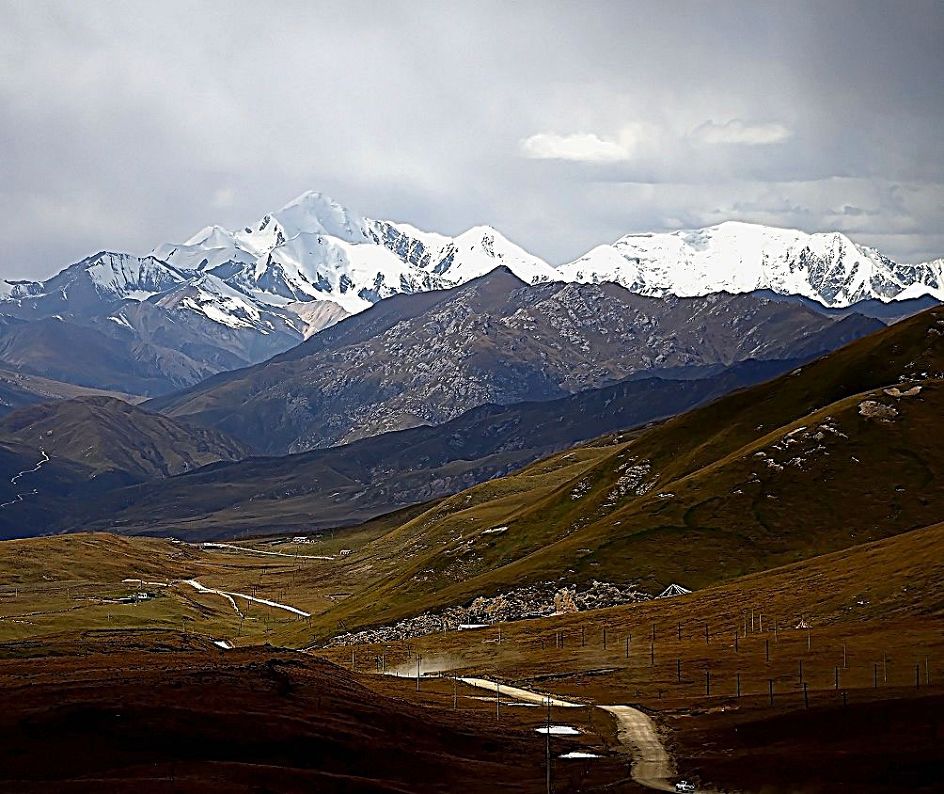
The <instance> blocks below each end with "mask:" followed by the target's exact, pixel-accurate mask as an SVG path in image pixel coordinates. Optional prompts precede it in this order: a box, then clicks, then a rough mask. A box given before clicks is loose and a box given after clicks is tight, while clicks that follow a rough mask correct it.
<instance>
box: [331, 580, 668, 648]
mask: <svg viewBox="0 0 944 794" xmlns="http://www.w3.org/2000/svg"><path fill="white" fill-rule="evenodd" d="M650 598H652V596H651V595H650V594H648V593H644V592H642V591H641V590H638V589H637V588H636V586H635V585H633V584H628V585H620V584H614V583H612V582H598V581H594V582H592V583H591V584H590V586H589V587H585V588H584V589H583V590H581V589H579V587H578V586H576V585H566V584H564V583H562V582H541V583H539V584H534V585H526V586H524V587H519V588H516V589H514V590H510V591H508V592H506V593H499V594H498V595H495V596H479V597H478V598H476V599H475V600H473V601H472V602H471V603H470V604H469V605H468V606H462V607H450V608H449V609H446V610H443V611H442V612H438V613H432V612H424V613H423V614H421V615H415V616H414V617H410V618H405V619H404V620H400V621H398V622H396V623H392V624H389V625H387V626H378V627H377V628H373V629H365V630H364V631H357V632H349V633H347V634H342V635H340V636H338V637H335V638H334V639H333V640H331V641H330V642H329V643H328V647H333V646H338V645H361V644H369V643H382V642H393V641H395V640H406V639H410V638H411V637H421V636H423V635H425V634H433V633H435V632H439V631H450V630H457V629H458V628H459V627H460V626H463V625H479V624H492V623H507V622H510V621H515V620H526V619H528V618H537V617H546V616H548V615H553V614H563V613H570V612H579V611H585V610H590V609H603V608H605V607H612V606H619V605H620V604H630V603H635V602H637V601H648V600H649V599H650Z"/></svg>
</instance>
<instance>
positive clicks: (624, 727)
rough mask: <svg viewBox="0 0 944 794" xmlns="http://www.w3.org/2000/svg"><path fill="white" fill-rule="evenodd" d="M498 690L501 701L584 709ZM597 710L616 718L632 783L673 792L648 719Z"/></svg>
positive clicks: (632, 712) (491, 686)
mask: <svg viewBox="0 0 944 794" xmlns="http://www.w3.org/2000/svg"><path fill="white" fill-rule="evenodd" d="M459 680H460V681H462V682H463V683H464V684H467V685H469V686H474V687H478V688H479V689H487V690H489V691H490V692H495V691H496V682H495V681H490V680H489V679H487V678H460V679H459ZM500 686H501V694H502V696H503V697H509V698H515V699H517V700H521V701H524V702H526V703H539V704H542V705H547V703H548V700H550V703H551V705H552V706H556V707H559V708H586V705H587V704H586V703H576V702H573V701H569V700H561V699H560V698H556V697H554V696H553V695H547V694H543V693H541V692H532V691H530V690H528V689H521V688H519V687H513V686H508V685H507V684H501V685H500ZM599 708H601V709H603V710H604V711H607V712H609V713H610V714H612V715H613V716H614V717H615V718H616V721H617V724H618V726H619V727H618V733H617V737H618V738H619V740H620V743H621V744H623V745H624V746H625V747H627V748H628V749H629V751H630V754H631V755H632V759H633V761H632V768H631V769H630V774H631V775H632V778H633V780H635V781H636V782H637V783H639V785H641V786H645V787H646V788H651V789H655V790H656V791H675V786H674V785H673V784H672V783H671V780H672V778H673V777H674V776H675V764H674V763H673V762H672V758H671V756H670V755H669V753H668V751H667V750H666V749H665V746H664V745H663V744H662V741H661V740H660V739H659V733H658V730H657V729H656V725H655V723H654V722H653V721H652V719H651V718H650V717H649V716H648V715H647V714H644V713H643V712H641V711H640V710H639V709H635V708H633V707H632V706H623V705H617V706H599Z"/></svg>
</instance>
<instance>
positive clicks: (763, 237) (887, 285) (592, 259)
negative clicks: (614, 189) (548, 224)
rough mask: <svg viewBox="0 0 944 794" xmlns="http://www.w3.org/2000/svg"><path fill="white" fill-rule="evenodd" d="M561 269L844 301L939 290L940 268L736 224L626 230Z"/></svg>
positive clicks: (657, 291) (643, 288)
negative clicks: (914, 287)
mask: <svg viewBox="0 0 944 794" xmlns="http://www.w3.org/2000/svg"><path fill="white" fill-rule="evenodd" d="M559 270H560V272H561V274H562V276H563V277H564V278H565V279H566V280H569V281H587V282H600V281H615V282H617V283H620V284H623V285H624V286H625V287H627V288H629V289H631V290H632V291H634V292H639V293H641V294H644V295H656V296H659V295H666V294H673V295H678V296H682V297H687V296H696V295H706V294H709V293H712V292H722V291H724V292H732V293H739V292H750V291H752V290H757V289H770V290H773V291H775V292H778V293H782V294H793V295H803V296H805V297H808V298H812V299H813V300H816V301H819V302H820V303H822V304H824V305H826V306H848V305H850V304H852V303H855V302H857V301H860V300H864V299H867V298H879V299H880V300H885V301H888V300H893V299H896V298H897V297H898V296H899V294H900V293H902V291H903V290H905V288H907V287H908V286H910V285H912V284H914V283H919V284H921V285H923V286H924V287H925V288H926V290H927V291H929V292H932V293H936V294H942V292H941V288H942V281H941V269H940V268H934V267H933V266H929V265H897V264H896V263H894V262H892V261H891V260H890V259H888V258H887V257H885V256H883V255H882V254H880V253H879V252H878V251H876V250H875V249H873V248H869V247H867V246H860V245H857V244H856V243H854V242H853V241H852V240H850V239H849V238H848V237H847V236H846V235H845V234H842V233H840V232H828V233H817V234H808V233H806V232H802V231H799V230H797V229H781V228H775V227H770V226H763V225H760V224H752V223H744V222H740V221H727V222H724V223H720V224H718V225H716V226H709V227H706V228H703V229H685V230H680V231H675V232H664V233H647V234H630V235H626V236H625V237H621V238H620V239H619V240H617V241H616V242H615V243H613V244H612V245H610V246H598V247H597V248H595V249H593V250H592V251H590V252H588V253H587V254H585V255H584V256H582V257H580V258H579V259H577V260H575V261H573V262H570V263H568V264H566V265H563V266H562V267H561V268H560V269H559ZM909 294H910V293H909Z"/></svg>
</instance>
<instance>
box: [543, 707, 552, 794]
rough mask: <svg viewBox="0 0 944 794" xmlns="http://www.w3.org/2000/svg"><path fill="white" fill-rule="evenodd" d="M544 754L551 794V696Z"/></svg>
mask: <svg viewBox="0 0 944 794" xmlns="http://www.w3.org/2000/svg"><path fill="white" fill-rule="evenodd" d="M544 752H545V756H546V762H547V794H551V696H550V695H548V696H547V728H546V730H545V732H544Z"/></svg>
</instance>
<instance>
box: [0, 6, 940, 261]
mask: <svg viewBox="0 0 944 794" xmlns="http://www.w3.org/2000/svg"><path fill="white" fill-rule="evenodd" d="M0 14H2V17H0V18H2V19H3V20H4V25H3V27H2V29H0V153H2V155H0V235H2V239H3V240H4V248H3V254H2V259H0V274H2V275H3V276H7V277H11V276H27V275H46V274H48V273H50V272H51V271H53V270H56V269H58V268H59V267H61V266H62V265H63V264H65V263H67V262H69V261H74V260H76V259H79V258H81V257H82V256H84V255H86V254H87V253H89V252H91V251H94V250H98V249H101V248H122V249H127V250H132V251H146V250H148V249H149V248H150V247H151V246H152V245H154V244H155V243H158V242H162V241H165V240H181V239H184V238H185V237H187V236H189V235H190V234H191V233H192V232H193V231H195V230H196V229H197V228H199V227H200V226H202V225H204V224H206V223H221V224H224V225H229V226H235V225H240V224H243V223H246V222H249V221H251V220H254V219H255V218H257V217H258V216H260V215H261V214H262V213H263V212H265V211H267V210H269V209H272V208H275V207H278V206H280V205H281V204H283V203H285V202H286V201H287V200H289V199H290V198H292V197H293V196H295V195H297V194H298V193H300V192H302V191H303V190H306V189H318V190H322V191H324V192H327V193H329V194H332V195H334V196H335V197H336V198H337V199H338V200H340V201H342V202H343V203H346V204H349V205H350V206H352V207H353V208H354V209H357V210H358V211H360V212H363V213H365V214H369V215H373V216H378V217H391V218H395V219H400V220H408V221H410V222H411V223H414V224H416V225H418V226H420V227H424V228H430V229H436V230H440V231H443V232H446V233H455V232H458V231H461V230H462V229H464V228H467V227H468V226H471V225H474V224H478V223H490V224H493V225H495V226H497V227H499V228H501V229H502V230H503V231H504V232H506V233H507V234H508V235H509V236H510V237H511V238H512V239H514V240H515V241H516V242H518V243H520V244H522V245H524V246H525V247H527V248H528V249H530V250H532V251H534V252H535V253H537V254H539V255H542V256H545V257H547V258H548V259H550V260H551V261H563V260H566V259H569V258H572V257H575V256H577V255H579V254H581V253H583V251H585V250H586V249H587V248H589V247H591V246H592V245H594V244H596V243H599V242H601V241H606V240H612V239H615V238H617V237H619V236H620V235H622V234H624V233H626V232H629V231H640V230H645V229H666V228H672V227H674V226H679V225H699V224H702V223H710V222H717V221H718V220H723V219H724V216H725V213H728V214H731V215H732V216H737V217H741V218H742V219H747V220H757V221H761V222H766V223H781V224H783V225H799V226H801V227H803V228H808V229H810V230H818V229H823V228H831V227H837V225H838V224H844V225H843V227H842V228H843V230H846V229H848V230H849V231H850V233H853V234H854V236H856V238H857V239H859V238H861V239H867V240H880V241H881V242H882V243H883V244H884V245H885V247H884V248H883V250H886V251H887V253H889V254H890V255H892V256H897V257H901V258H918V257H920V258H928V257H931V256H940V255H942V254H944V250H941V242H942V241H941V237H940V229H941V227H942V220H944V219H942V214H944V210H942V207H944V136H941V135H940V129H941V127H942V124H941V122H942V120H944V119H942V116H944V81H942V80H941V79H940V75H941V74H944V68H942V67H944V48H941V46H940V42H941V40H944V8H942V6H941V5H940V4H935V3H931V2H927V3H923V2H910V3H908V4H887V3H873V2H860V3H850V2H833V3H829V4H822V3H790V4H779V3H778V4H775V3H746V2H745V3H730V2H729V3H720V4H712V6H711V7H710V8H709V7H707V6H705V5H704V4H701V3H680V4H662V3H657V2H637V3H630V2H616V1H615V0H614V2H596V3H592V4H585V3H576V2H518V3H513V4H512V3H503V2H475V3H472V2H467V3H460V2H445V3H440V2H435V3H434V2H405V1H404V2H389V3H380V2H374V3H369V2H349V3H344V4H338V3H334V2H313V3H301V2H297V3H296V2H281V3H274V2H273V3H266V2H252V3H250V2H239V1H237V2H215V1H213V0H208V1H207V2H200V3H197V2H166V3H161V4H156V3H147V2H125V3H121V4H117V3H111V2H96V0H87V1H86V2H83V3H68V2H65V1H64V0H63V2H42V1H37V2H33V1H28V0H0ZM735 121H736V124H733V126H731V125H732V123H733V122H735ZM705 125H709V126H708V127H706V126H705ZM710 125H714V127H717V128H722V129H720V130H715V131H714V132H713V133H712V135H713V137H714V138H715V139H721V138H724V137H725V135H724V133H725V132H726V133H727V137H728V138H729V139H731V138H734V139H735V140H728V142H727V143H722V142H721V141H720V140H719V142H718V143H716V144H715V145H708V144H705V143H702V142H700V141H699V140H697V139H695V138H694V137H693V135H692V133H693V131H694V130H698V129H701V130H703V131H704V130H707V129H714V128H713V127H711V126H710ZM764 125H768V126H767V127H764ZM769 125H780V127H782V128H783V130H788V131H789V132H790V134H789V135H788V136H785V137H783V138H782V139H781V140H778V141H776V142H768V143H766V144H763V145H761V144H758V145H746V144H747V143H750V140H745V139H751V137H752V136H753V137H754V139H755V140H756V139H757V138H758V137H759V138H763V137H764V135H763V134H762V133H763V132H764V130H766V135H767V138H768V139H769V138H776V137H777V134H776V133H777V130H776V129H774V128H773V127H771V126H769ZM759 128H760V131H758V129H759ZM575 134H584V135H592V136H595V137H596V139H598V140H599V141H600V142H601V144H602V145H601V146H600V147H599V151H600V152H609V154H610V156H609V157H597V158H596V159H594V158H593V157H589V158H588V157H581V156H579V155H581V153H582V152H583V153H586V151H589V150H590V149H592V148H593V147H592V146H591V147H590V149H587V150H582V149H581V148H580V146H579V143H580V141H579V140H577V141H574V140H572V139H570V138H569V137H568V136H572V135H575ZM536 135H545V136H556V137H545V138H544V139H543V145H544V148H543V149H539V150H538V152H539V153H540V154H541V156H540V157H523V156H522V148H521V147H522V141H527V140H529V139H532V138H533V136H536ZM709 137H712V136H709ZM738 138H740V139H741V140H740V141H738V140H737V139H738ZM575 143H576V144H578V145H577V146H576V148H573V147H571V148H570V149H568V148H567V147H568V146H569V145H572V144H575ZM583 143H584V144H586V145H589V144H592V143H593V141H592V140H591V139H589V138H587V139H584V140H583ZM555 147H557V148H556V149H555ZM613 147H615V148H613ZM568 153H569V154H570V155H571V156H569V157H558V156H556V155H560V154H568ZM551 155H553V156H551ZM574 155H577V156H574ZM587 160H589V162H588V161H587ZM844 207H852V208H858V209H860V210H862V212H861V213H860V214H856V212H845V211H844V210H843V208H844ZM836 208H839V209H840V212H837V211H836Z"/></svg>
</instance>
